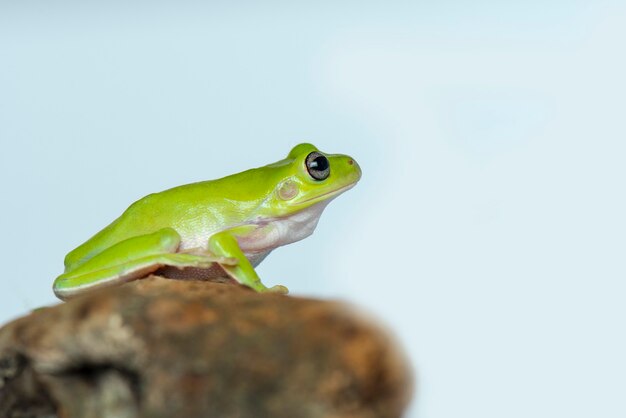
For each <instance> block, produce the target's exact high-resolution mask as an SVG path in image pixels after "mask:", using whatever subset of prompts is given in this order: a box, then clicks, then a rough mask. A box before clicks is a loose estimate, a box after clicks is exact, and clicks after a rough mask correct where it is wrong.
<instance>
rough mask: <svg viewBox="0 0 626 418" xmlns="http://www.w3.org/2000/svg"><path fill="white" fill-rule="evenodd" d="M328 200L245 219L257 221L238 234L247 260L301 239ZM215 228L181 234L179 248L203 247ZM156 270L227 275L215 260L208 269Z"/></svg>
mask: <svg viewBox="0 0 626 418" xmlns="http://www.w3.org/2000/svg"><path fill="white" fill-rule="evenodd" d="M331 200H332V199H331ZM328 203H330V200H327V201H324V202H320V203H318V204H316V205H313V206H311V207H309V208H307V209H304V210H302V211H300V212H297V213H294V214H292V215H289V216H285V217H282V218H272V219H255V220H251V221H250V222H247V224H251V225H256V226H257V228H256V229H255V230H254V231H252V232H251V233H250V234H248V235H246V236H245V237H242V238H239V239H238V243H239V246H240V248H241V250H242V251H243V253H244V254H245V255H246V258H247V259H248V260H249V261H250V264H252V265H253V266H254V267H256V266H258V265H259V264H260V263H261V261H263V260H264V259H265V257H267V255H268V254H269V253H270V252H272V250H273V249H275V248H278V247H280V246H283V245H286V244H291V243H293V242H296V241H300V240H301V239H304V238H306V237H308V236H309V235H311V234H312V233H313V231H314V230H315V227H316V226H317V223H318V221H319V218H320V216H321V215H322V212H323V211H324V209H325V208H326V206H327V205H328ZM216 232H220V231H211V232H208V231H207V232H206V233H202V232H199V233H198V232H197V233H196V234H195V236H194V237H182V241H181V244H180V247H179V251H180V250H187V249H193V248H203V249H206V248H207V244H208V241H209V238H210V237H211V235H213V234H214V233H216ZM159 274H162V275H164V276H166V277H171V278H193V279H208V278H213V277H225V276H227V274H226V272H225V271H224V269H222V268H221V267H220V266H219V265H217V264H216V265H215V266H213V267H211V268H209V269H197V268H186V269H183V270H179V269H176V268H168V267H166V268H164V269H162V270H161V271H159Z"/></svg>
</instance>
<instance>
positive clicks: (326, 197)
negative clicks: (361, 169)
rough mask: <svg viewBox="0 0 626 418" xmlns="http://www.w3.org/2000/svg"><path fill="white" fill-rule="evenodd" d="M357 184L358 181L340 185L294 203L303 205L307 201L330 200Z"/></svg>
mask: <svg viewBox="0 0 626 418" xmlns="http://www.w3.org/2000/svg"><path fill="white" fill-rule="evenodd" d="M355 185H356V182H354V183H351V184H348V185H346V186H343V187H340V188H338V189H335V190H331V191H329V192H326V193H322V194H321V195H318V196H313V197H311V198H309V199H305V200H299V201H296V202H293V203H294V205H303V204H307V203H317V202H320V201H322V200H330V199H332V198H335V197H336V196H338V195H340V194H341V193H343V192H345V191H347V190H350V189H351V188H353V187H354V186H355Z"/></svg>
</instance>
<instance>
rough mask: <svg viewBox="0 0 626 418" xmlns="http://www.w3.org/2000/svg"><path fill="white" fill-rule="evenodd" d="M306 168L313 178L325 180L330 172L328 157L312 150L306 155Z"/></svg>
mask: <svg viewBox="0 0 626 418" xmlns="http://www.w3.org/2000/svg"><path fill="white" fill-rule="evenodd" d="M306 170H307V171H308V172H309V174H310V175H311V177H313V178H314V179H315V180H326V179H327V178H328V175H329V174H330V163H329V162H328V158H326V157H324V156H323V155H322V154H321V153H319V152H312V153H310V154H309V155H307V156H306Z"/></svg>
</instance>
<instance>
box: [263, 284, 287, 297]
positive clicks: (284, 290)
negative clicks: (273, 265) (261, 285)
mask: <svg viewBox="0 0 626 418" xmlns="http://www.w3.org/2000/svg"><path fill="white" fill-rule="evenodd" d="M263 292H267V293H280V294H281V295H286V294H287V293H289V289H287V288H286V287H285V286H283V285H280V284H277V285H276V286H272V287H268V288H266V289H265V290H263Z"/></svg>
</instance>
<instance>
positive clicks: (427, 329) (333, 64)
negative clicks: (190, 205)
mask: <svg viewBox="0 0 626 418" xmlns="http://www.w3.org/2000/svg"><path fill="white" fill-rule="evenodd" d="M8 3H9V2H4V3H2V4H1V5H0V184H1V186H2V194H0V207H1V209H0V210H1V212H0V213H1V214H2V216H0V227H1V230H2V231H3V234H2V240H1V241H0V254H1V260H2V274H1V277H0V321H2V322H4V321H6V320H9V319H11V318H14V317H16V316H19V315H22V314H24V313H25V312H27V311H28V310H29V309H31V308H34V307H37V306H40V305H42V304H49V303H54V302H55V299H54V297H53V295H52V293H51V290H50V286H51V283H52V280H53V279H54V277H56V275H58V274H59V273H60V272H61V270H62V260H63V257H64V254H65V253H66V252H67V251H69V250H70V249H72V248H73V247H74V246H76V245H78V244H79V243H81V242H82V241H84V240H85V239H87V238H88V237H89V236H91V235H92V234H93V233H95V232H96V231H97V230H99V229H100V228H102V227H103V226H105V225H106V224H107V223H108V222H110V221H111V220H113V219H114V218H115V217H117V216H118V215H119V214H120V213H121V212H122V211H123V210H124V209H125V208H126V206H128V204H130V203H131V202H132V201H134V200H136V199H137V198H139V197H141V196H143V195H145V194H147V193H150V192H153V191H158V190H162V189H165V188H168V187H172V186H175V185H179V184H183V183H188V182H192V181H198V180H202V179H211V178H217V177H220V176H223V175H226V174H230V173H233V172H238V171H241V170H244V169H247V168H250V167H253V166H259V165H264V164H266V163H269V162H272V161H275V160H278V159H280V158H282V157H283V156H284V155H285V154H286V153H287V152H288V151H289V149H290V147H291V146H293V145H294V144H295V143H297V142H300V141H302V140H306V141H310V142H313V143H315V144H316V145H318V146H319V147H320V148H321V149H322V150H324V151H328V152H333V153H334V152H339V153H347V154H350V155H352V156H353V157H354V158H355V159H356V160H357V161H358V162H359V164H360V165H361V167H362V169H363V179H362V181H361V183H360V184H359V185H358V186H357V187H356V188H354V189H353V190H352V191H350V192H348V193H347V194H346V195H344V196H342V197H340V198H339V199H337V200H336V201H335V202H333V203H332V204H331V205H330V206H329V207H328V209H327V211H326V213H325V214H324V216H323V218H322V220H321V222H320V225H319V227H318V231H317V232H316V233H315V234H314V235H313V236H312V237H311V238H309V239H307V240H305V241H302V242H300V243H298V244H294V245H292V246H289V247H285V248H282V249H279V250H277V251H275V252H274V253H273V254H272V255H271V256H270V257H268V259H267V260H266V261H265V262H264V263H263V264H262V265H261V266H260V268H259V271H260V274H261V275H262V277H263V279H264V281H265V282H266V283H267V284H268V285H269V284H276V283H282V284H285V285H287V286H289V288H290V289H291V290H292V293H294V294H298V295H309V296H323V297H330V298H343V299H347V300H350V301H353V302H354V303H357V304H359V305H361V306H363V307H366V308H367V309H369V310H371V311H373V312H374V313H376V314H377V315H378V316H380V317H381V318H382V319H383V320H384V321H385V322H386V323H387V324H388V325H389V326H390V327H391V328H392V329H393V330H394V331H395V333H396V334H397V335H398V337H399V338H400V340H401V341H402V342H403V344H404V345H405V347H406V349H407V351H408V352H409V354H410V356H411V359H412V361H413V363H414V365H415V369H416V372H417V377H418V384H419V390H418V393H417V398H416V401H415V402H414V404H413V407H412V409H411V412H410V414H409V416H410V417H411V418H413V417H421V418H439V417H450V418H453V417H461V416H466V417H479V418H489V417H493V418H500V417H504V416H506V417H529V416H532V417H536V418H538V417H545V418H551V417H556V416H567V417H570V418H573V417H581V418H582V417H589V416H596V417H623V416H625V414H626V404H625V403H624V402H623V399H624V393H626V379H625V378H624V376H626V356H624V353H625V352H626V338H625V336H624V317H625V315H626V305H625V304H624V299H625V296H626V285H625V282H624V278H625V273H626V266H625V265H624V253H625V251H626V243H625V238H624V237H625V235H626V221H625V220H624V213H626V200H625V198H624V180H625V178H626V168H625V166H624V163H623V160H624V153H625V152H626V145H625V139H626V135H625V134H626V125H625V124H624V109H625V107H624V97H625V96H626V81H625V80H624V74H626V60H625V58H624V41H625V40H626V6H625V5H624V4H623V3H620V2H617V1H615V2H606V1H594V2H591V1H587V2H584V1H570V2H565V1H552V2H540V1H530V2H517V3H519V4H518V5H515V3H514V2H500V3H505V4H499V3H497V2H492V1H478V2H472V4H471V5H469V4H468V5H466V4H465V3H463V2H460V1H457V2H455V1H444V2H430V3H432V4H426V3H424V4H419V3H417V2H412V3H402V2H379V3H374V2H369V3H368V2H357V1H350V2H343V3H342V5H341V6H337V5H331V4H332V3H333V2H328V3H319V2H316V4H315V6H313V5H312V4H311V5H304V4H301V5H295V4H293V3H292V2H265V5H264V6H263V7H261V6H259V5H256V4H249V5H241V4H239V5H237V6H234V5H228V4H227V2H220V3H218V2H214V3H213V4H212V5H211V6H208V5H202V4H201V3H200V2H198V3H195V2H173V1H171V2H167V1H161V2H145V3H135V5H134V6H129V5H127V4H125V2H121V1H120V2H115V1H110V2H104V3H102V4H101V5H96V4H90V5H86V4H84V3H83V2H78V1H75V2H72V1H65V2H57V5H56V6H52V5H51V4H49V2H31V1H21V2H13V4H8Z"/></svg>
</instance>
